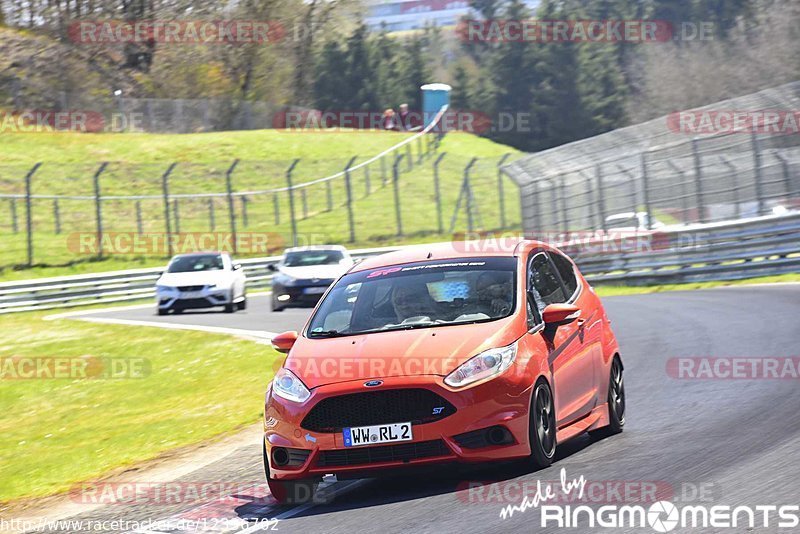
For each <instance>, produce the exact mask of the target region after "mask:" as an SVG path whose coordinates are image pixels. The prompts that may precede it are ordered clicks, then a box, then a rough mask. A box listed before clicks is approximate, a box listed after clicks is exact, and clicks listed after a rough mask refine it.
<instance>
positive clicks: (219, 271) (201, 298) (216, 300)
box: [156, 252, 247, 315]
mask: <svg viewBox="0 0 800 534" xmlns="http://www.w3.org/2000/svg"><path fill="white" fill-rule="evenodd" d="M217 306H222V308H223V309H224V310H225V312H227V313H233V312H234V311H236V310H244V309H245V308H246V307H247V279H246V277H245V274H244V270H243V269H242V266H241V264H239V263H236V262H234V261H233V259H232V258H231V257H230V255H229V254H227V253H226V252H196V253H192V254H179V255H177V256H175V257H173V258H172V259H171V260H170V262H169V265H167V269H166V270H165V271H164V272H163V273H162V274H161V276H160V277H159V278H158V280H157V281H156V313H158V315H166V314H167V313H169V312H170V311H172V312H173V313H181V312H183V310H188V309H198V308H213V307H217Z"/></svg>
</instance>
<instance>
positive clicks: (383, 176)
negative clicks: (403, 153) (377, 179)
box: [381, 154, 386, 187]
mask: <svg viewBox="0 0 800 534" xmlns="http://www.w3.org/2000/svg"><path fill="white" fill-rule="evenodd" d="M381 181H382V182H383V186H384V187H386V155H385V154H384V155H382V156H381Z"/></svg>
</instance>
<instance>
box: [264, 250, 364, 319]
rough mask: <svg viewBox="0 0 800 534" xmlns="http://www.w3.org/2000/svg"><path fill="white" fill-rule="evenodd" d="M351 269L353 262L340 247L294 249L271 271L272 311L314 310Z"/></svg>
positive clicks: (288, 251) (273, 266)
mask: <svg viewBox="0 0 800 534" xmlns="http://www.w3.org/2000/svg"><path fill="white" fill-rule="evenodd" d="M352 266H353V258H351V257H350V254H349V253H348V252H347V249H346V248H344V247H343V246H340V245H315V246H307V247H294V248H289V249H286V251H284V253H283V256H282V257H281V259H280V260H279V261H278V263H276V264H274V265H270V269H271V270H272V271H274V272H275V275H274V276H273V277H272V299H271V304H272V311H276V312H279V311H283V310H284V309H285V308H290V307H313V306H314V305H315V304H316V303H317V302H318V301H319V299H320V297H322V295H323V293H325V291H326V290H327V289H328V288H329V287H330V286H331V284H333V282H334V281H335V280H336V279H337V278H339V277H340V276H341V275H343V274H344V273H346V272H347V270H348V269H350V268H351V267H352Z"/></svg>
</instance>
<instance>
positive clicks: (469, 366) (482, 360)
mask: <svg viewBox="0 0 800 534" xmlns="http://www.w3.org/2000/svg"><path fill="white" fill-rule="evenodd" d="M516 357H517V342H516V341H515V342H514V343H512V344H511V345H507V346H505V347H500V348H496V349H489V350H485V351H483V352H481V353H480V354H478V355H477V356H473V357H472V358H470V359H469V360H467V361H466V362H464V363H462V364H461V365H459V366H458V367H456V368H455V370H454V371H453V372H452V373H450V374H449V375H447V377H446V378H445V379H444V383H445V384H447V385H448V386H450V387H453V388H460V387H464V386H466V385H469V384H472V383H474V382H477V381H479V380H484V379H486V378H494V377H495V376H497V375H499V374H500V373H502V372H503V371H505V370H506V369H508V368H509V367H511V364H512V363H514V359H515V358H516Z"/></svg>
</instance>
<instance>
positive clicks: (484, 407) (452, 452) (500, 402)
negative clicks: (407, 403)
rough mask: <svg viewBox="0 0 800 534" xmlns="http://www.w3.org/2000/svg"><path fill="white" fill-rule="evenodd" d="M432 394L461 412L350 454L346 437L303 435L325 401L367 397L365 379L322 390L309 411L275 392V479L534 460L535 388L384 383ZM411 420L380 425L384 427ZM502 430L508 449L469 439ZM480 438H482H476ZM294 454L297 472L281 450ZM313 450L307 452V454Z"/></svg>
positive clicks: (426, 379) (496, 382)
mask: <svg viewBox="0 0 800 534" xmlns="http://www.w3.org/2000/svg"><path fill="white" fill-rule="evenodd" d="M407 388H415V389H427V390H430V391H432V392H434V393H436V394H437V395H439V396H441V397H442V398H444V399H445V400H447V401H448V402H449V403H451V404H452V405H453V406H454V407H455V412H454V413H452V414H451V415H448V416H447V417H444V418H442V419H439V420H437V421H432V422H426V423H422V424H415V425H413V426H412V434H413V440H412V441H403V442H396V443H383V444H378V445H365V446H360V447H345V446H344V437H343V435H342V432H341V431H337V432H315V431H311V430H308V429H306V428H303V426H302V422H303V420H304V418H305V416H306V415H307V414H308V413H309V411H310V410H311V409H312V408H313V407H314V406H315V405H316V404H317V403H319V402H320V401H322V400H323V399H325V398H329V397H335V396H339V395H345V394H352V393H365V392H366V391H365V390H366V388H365V387H364V380H357V381H350V382H344V383H339V384H330V385H326V386H321V387H318V388H315V389H314V390H313V391H312V395H311V397H310V398H309V399H308V400H307V401H306V402H305V403H302V404H298V403H293V402H291V401H287V400H285V399H282V398H280V397H275V396H274V395H272V393H271V390H270V391H268V392H267V398H266V404H265V410H264V442H265V445H266V449H267V458H269V463H270V466H269V467H270V475H271V477H272V478H275V479H301V478H317V477H321V476H323V475H326V474H336V475H337V476H339V477H342V478H348V477H352V478H358V477H362V476H375V475H377V474H379V472H380V471H395V470H397V469H398V468H399V469H404V468H412V467H414V466H420V465H423V466H424V465H426V464H434V463H451V462H466V463H469V462H486V461H493V460H508V459H513V458H522V457H526V456H528V455H529V454H530V446H529V443H528V419H529V418H528V412H529V408H530V396H531V389H532V384H528V383H527V381H526V380H525V379H524V377H522V380H517V379H515V378H513V375H512V374H511V373H507V374H504V375H501V376H499V377H496V378H494V379H492V380H489V381H487V382H484V383H482V384H478V385H475V386H473V387H467V388H463V389H460V390H454V389H452V388H450V387H449V386H447V385H445V384H444V382H443V378H442V377H440V376H432V375H428V376H414V377H395V378H385V379H383V385H382V386H380V390H382V391H383V390H390V389H407ZM391 422H403V421H375V422H374V423H373V424H383V423H391ZM495 427H501V428H503V429H505V431H506V435H507V436H508V439H507V440H506V442H504V443H503V444H501V445H489V444H486V443H481V442H480V440H478V442H477V443H476V442H475V440H474V439H471V440H465V439H464V436H463V434H465V433H468V432H472V431H478V430H481V429H488V428H495ZM470 436H473V437H474V436H475V433H472V434H470ZM275 448H286V449H288V450H289V451H290V452H291V453H292V454H293V455H294V456H293V457H294V458H295V461H294V462H293V465H284V466H277V465H275V462H274V460H273V455H272V452H273V449H275ZM306 451H307V452H306Z"/></svg>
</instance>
